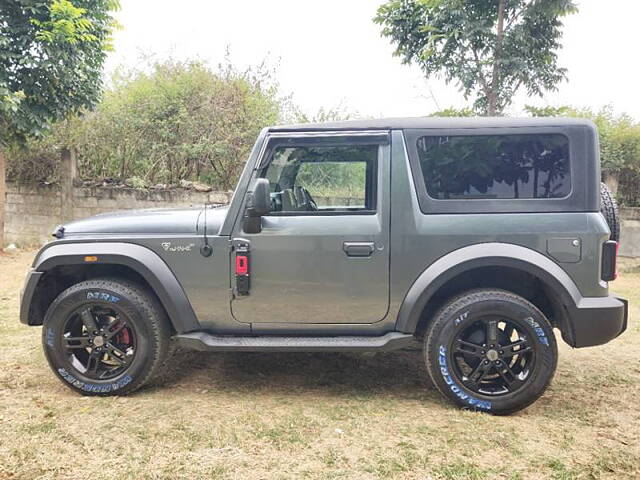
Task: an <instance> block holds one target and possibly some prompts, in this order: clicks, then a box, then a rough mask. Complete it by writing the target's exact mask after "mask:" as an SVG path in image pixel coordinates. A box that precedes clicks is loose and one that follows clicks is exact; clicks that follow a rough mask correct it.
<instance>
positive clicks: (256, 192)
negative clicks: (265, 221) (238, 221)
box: [243, 178, 271, 233]
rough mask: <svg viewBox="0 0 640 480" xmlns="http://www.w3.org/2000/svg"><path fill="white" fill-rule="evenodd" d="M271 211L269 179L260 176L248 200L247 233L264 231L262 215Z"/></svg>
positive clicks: (245, 229)
mask: <svg viewBox="0 0 640 480" xmlns="http://www.w3.org/2000/svg"><path fill="white" fill-rule="evenodd" d="M270 211H271V195H270V194H269V180H267V179H266V178H259V179H257V180H256V182H255V184H254V185H253V192H252V193H251V196H250V197H249V201H248V202H247V210H246V212H245V216H244V222H243V224H244V225H243V230H244V231H245V232H246V233H260V232H261V231H262V218H261V217H262V216H263V215H266V214H267V213H269V212H270Z"/></svg>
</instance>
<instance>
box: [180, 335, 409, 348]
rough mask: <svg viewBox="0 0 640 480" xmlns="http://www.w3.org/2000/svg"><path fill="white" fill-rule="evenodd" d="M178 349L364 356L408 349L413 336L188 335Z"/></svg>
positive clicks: (183, 337) (181, 340)
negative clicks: (362, 354) (351, 353)
mask: <svg viewBox="0 0 640 480" xmlns="http://www.w3.org/2000/svg"><path fill="white" fill-rule="evenodd" d="M174 338H175V339H176V340H177V342H178V345H180V346H181V347H185V348H189V349H192V350H200V351H206V352H229V351H234V352H238V351H239V352H367V351H389V350H398V349H401V348H405V347H410V346H412V345H413V344H414V343H415V339H414V337H413V335H410V334H407V333H400V332H389V333H387V334H385V335H382V336H379V337H346V336H341V337H285V336H255V337H247V336H243V337H237V336H222V335H211V334H209V333H205V332H192V333H184V334H182V335H176V336H175V337H174Z"/></svg>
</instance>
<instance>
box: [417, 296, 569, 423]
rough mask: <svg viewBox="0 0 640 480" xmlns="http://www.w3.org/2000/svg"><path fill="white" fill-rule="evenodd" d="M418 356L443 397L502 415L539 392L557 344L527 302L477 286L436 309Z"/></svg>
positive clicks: (553, 362)
mask: <svg viewBox="0 0 640 480" xmlns="http://www.w3.org/2000/svg"><path fill="white" fill-rule="evenodd" d="M494 322H495V323H494ZM492 325H495V328H493V327H492ZM492 328H493V330H492ZM492 332H493V333H492ZM491 337H492V338H493V341H494V342H495V343H494V345H495V347H491V345H492V344H491V342H490V340H491ZM471 345H473V346H471ZM424 357H425V362H426V365H427V370H428V372H429V375H430V376H431V379H432V381H433V383H434V385H435V386H436V387H437V388H438V390H439V391H440V393H442V395H444V396H445V397H447V398H448V399H449V400H451V401H453V402H454V403H455V404H457V405H459V406H460V407H463V408H466V409H471V410H478V411H485V412H488V413H493V414H496V415H506V414H510V413H513V412H516V411H518V410H522V409H523V408H526V407H527V406H529V405H531V404H532V403H533V402H535V401H536V400H537V399H538V398H539V397H540V396H541V395H542V394H543V393H544V391H545V390H546V388H547V387H548V386H549V383H550V382H551V379H552V378H553V375H554V373H555V370H556V365H557V361H558V347H557V344H556V339H555V336H554V334H553V329H552V327H551V325H550V324H549V322H548V321H547V319H546V318H545V316H544V315H543V314H542V312H540V310H538V309H537V308H536V307H535V306H534V305H532V304H531V303H530V302H528V301H527V300H525V299H524V298H522V297H520V296H518V295H515V294H513V293H511V292H507V291H504V290H496V289H480V290H471V291H469V292H466V293H464V294H462V295H460V296H458V297H455V298H453V299H452V300H450V301H448V302H447V303H446V304H445V305H444V306H443V307H442V308H441V309H440V310H439V312H438V313H437V314H436V315H435V317H434V319H433V321H432V322H431V324H430V325H429V328H428V330H427V334H426V335H425V340H424ZM509 382H511V383H509Z"/></svg>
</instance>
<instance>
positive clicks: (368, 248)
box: [342, 242, 375, 257]
mask: <svg viewBox="0 0 640 480" xmlns="http://www.w3.org/2000/svg"><path fill="white" fill-rule="evenodd" d="M342 249H343V250H344V253H346V254H347V257H370V256H371V254H372V253H373V251H374V250H375V244H374V243H373V242H344V243H343V244H342Z"/></svg>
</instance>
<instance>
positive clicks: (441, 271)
mask: <svg viewBox="0 0 640 480" xmlns="http://www.w3.org/2000/svg"><path fill="white" fill-rule="evenodd" d="M491 266H504V267H511V268H515V269H519V270H523V271H525V272H528V273H530V274H532V275H533V276H535V277H537V278H538V279H540V280H541V281H542V282H543V283H544V284H545V285H546V286H547V287H549V288H550V289H551V291H552V292H554V294H555V295H556V296H557V297H558V298H559V300H560V302H561V303H562V305H563V306H564V307H565V308H567V309H569V308H572V307H573V308H575V306H576V305H577V304H578V302H579V301H580V300H581V299H582V296H581V294H580V291H579V290H578V287H577V286H576V284H575V283H574V282H573V280H571V277H569V275H568V274H567V273H566V272H565V271H564V270H563V269H562V268H561V267H560V266H559V265H558V264H556V263H555V262H553V261H552V260H550V259H549V258H547V257H545V256H544V255H542V254H540V253H538V252H536V251H534V250H531V249H529V248H525V247H521V246H519V245H513V244H509V243H497V242H495V243H494V242H491V243H480V244H476V245H470V246H468V247H464V248H461V249H459V250H455V251H453V252H451V253H449V254H447V255H445V256H444V257H441V258H439V259H438V260H436V261H435V262H434V263H433V264H431V265H430V266H429V267H428V268H427V269H426V270H425V271H424V272H422V274H420V276H419V277H418V278H417V279H416V281H415V282H414V283H413V285H412V286H411V288H410V289H409V291H408V292H407V294H406V296H405V298H404V300H403V303H402V306H401V307H400V311H399V313H398V320H397V330H398V331H400V332H405V333H415V332H416V330H417V327H418V323H419V321H420V317H421V315H422V312H423V311H424V309H425V307H426V306H427V304H428V302H429V301H430V300H431V299H432V298H433V296H434V294H435V293H436V292H437V291H438V290H439V289H440V287H442V286H443V285H444V284H446V283H447V282H448V281H449V280H451V279H453V278H454V277H456V276H458V275H460V274H461V273H464V272H466V271H470V270H473V269H475V268H480V267H491ZM569 328H570V327H569ZM563 333H564V332H563ZM567 333H569V335H570V336H572V332H567Z"/></svg>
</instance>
